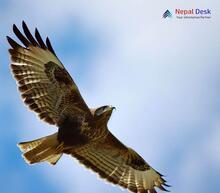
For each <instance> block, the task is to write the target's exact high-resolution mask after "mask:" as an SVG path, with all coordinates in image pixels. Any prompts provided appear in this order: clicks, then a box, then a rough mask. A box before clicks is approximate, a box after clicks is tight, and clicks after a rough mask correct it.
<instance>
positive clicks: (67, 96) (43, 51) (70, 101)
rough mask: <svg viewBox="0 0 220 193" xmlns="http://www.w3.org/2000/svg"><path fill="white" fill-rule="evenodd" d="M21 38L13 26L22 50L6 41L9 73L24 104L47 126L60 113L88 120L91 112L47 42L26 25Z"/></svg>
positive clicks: (18, 31) (11, 42) (11, 40)
mask: <svg viewBox="0 0 220 193" xmlns="http://www.w3.org/2000/svg"><path fill="white" fill-rule="evenodd" d="M22 27H23V31H24V34H23V33H21V32H20V30H19V29H18V28H17V26H16V25H13V31H14V33H15V35H16V36H17V38H18V39H19V40H20V41H21V43H22V44H23V46H24V47H23V46H21V45H20V44H18V43H17V42H16V41H14V40H13V39H12V38H10V37H7V40H8V42H9V44H10V46H11V48H10V49H9V54H10V56H11V61H12V62H11V70H12V73H13V75H14V77H15V79H16V80H17V83H18V88H19V91H20V92H21V96H22V98H23V99H24V103H25V104H27V105H28V106H29V108H30V109H31V110H33V111H35V112H36V113H37V114H38V116H39V117H40V118H41V119H43V120H44V121H46V122H48V123H50V124H55V125H57V124H58V121H59V119H60V116H61V114H62V113H65V112H66V111H68V113H70V112H71V113H75V114H77V113H81V114H86V115H87V116H91V113H90V110H89V108H88V106H87V105H86V103H85V102H84V100H83V98H82V97H81V94H80V92H79V90H78V88H77V86H76V84H75V83H74V81H73V80H72V78H71V76H70V75H69V73H68V72H67V71H66V70H65V68H64V66H63V64H62V63H61V62H60V60H59V59H58V58H57V56H56V54H55V52H54V50H53V48H52V46H51V43H50V40H49V38H47V39H46V43H44V41H43V39H42V37H41V35H40V33H39V31H38V30H37V29H35V37H34V36H33V35H32V34H31V32H30V30H29V29H28V27H27V25H26V24H25V22H24V21H23V22H22Z"/></svg>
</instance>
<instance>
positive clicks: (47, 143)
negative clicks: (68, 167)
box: [18, 133, 62, 165]
mask: <svg viewBox="0 0 220 193" xmlns="http://www.w3.org/2000/svg"><path fill="white" fill-rule="evenodd" d="M18 147H19V148H20V150H21V151H22V152H23V155H22V156H23V158H24V160H25V161H26V162H27V163H29V164H34V163H38V162H43V161H47V162H49V163H50V164H53V165H55V164H56V163H57V161H58V160H59V159H60V157H61V156H62V148H60V143H59V142H58V140H57V133H55V134H53V135H49V136H46V137H42V138H40V139H36V140H34V141H28V142H22V143H19V144H18Z"/></svg>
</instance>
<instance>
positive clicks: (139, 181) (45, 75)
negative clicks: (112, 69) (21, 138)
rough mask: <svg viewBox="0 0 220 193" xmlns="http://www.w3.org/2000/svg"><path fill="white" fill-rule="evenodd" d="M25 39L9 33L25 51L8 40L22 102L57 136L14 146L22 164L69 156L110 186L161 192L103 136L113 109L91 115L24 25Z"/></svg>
mask: <svg viewBox="0 0 220 193" xmlns="http://www.w3.org/2000/svg"><path fill="white" fill-rule="evenodd" d="M23 30H24V35H23V34H22V33H21V32H20V31H19V30H18V28H17V27H16V26H15V25H14V26H13V31H14V33H15V35H16V36H17V37H18V39H19V40H20V41H21V42H22V44H23V45H24V46H21V45H19V44H18V43H17V42H15V41H14V40H13V39H11V38H10V37H7V38H8V42H9V44H10V45H11V47H12V48H11V49H9V53H10V56H11V60H12V64H11V68H12V73H13V75H14V77H15V79H16V80H17V83H18V86H19V91H20V92H21V96H22V98H23V99H24V102H25V103H26V104H27V105H28V106H29V108H30V109H31V110H33V111H34V112H36V113H37V114H38V116H39V117H40V118H41V119H42V120H44V121H45V122H47V123H49V124H52V125H55V126H57V128H58V132H57V133H54V134H52V135H50V136H46V137H43V138H40V139H37V140H34V141H29V142H22V143H19V144H18V146H19V147H20V149H21V151H22V152H23V157H24V159H25V160H26V161H27V162H28V163H30V164H33V163H38V162H43V161H46V162H49V163H51V164H56V163H57V161H58V160H59V159H60V157H61V156H62V155H63V154H64V153H65V154H70V155H72V156H73V157H74V158H76V159H78V160H79V162H80V163H82V164H83V165H84V166H86V167H87V168H90V169H92V170H93V171H94V172H96V173H98V174H99V176H100V177H102V178H104V179H106V180H107V181H109V182H112V183H114V184H118V185H120V186H122V187H124V188H127V189H129V190H130V191H131V192H139V193H147V192H150V193H155V192H156V190H155V187H158V188H160V189H161V190H164V191H165V188H164V187H163V186H167V185H166V183H165V182H166V181H165V180H164V179H163V178H162V175H161V174H160V173H158V172H157V171H155V170H154V169H153V168H152V167H150V166H149V165H148V164H147V162H146V161H145V160H144V159H143V158H142V157H141V156H140V155H139V154H138V153H136V152H135V151H134V150H132V149H131V148H128V147H127V146H125V145H124V144H123V143H122V142H120V141H119V140H118V139H117V138H116V137H114V135H113V134H112V133H111V132H110V131H109V130H108V126H107V123H108V120H109V118H110V117H111V114H112V111H113V109H114V107H111V106H102V107H99V108H95V109H90V108H89V107H88V106H87V104H86V103H85V102H84V100H83V98H82V96H81V94H80V92H79V89H78V88H77V86H76V84H75V82H74V81H73V79H72V78H71V76H70V75H69V73H68V72H67V71H66V69H65V68H64V66H63V64H62V63H61V62H60V60H59V59H58V58H57V56H56V54H55V52H54V50H53V48H52V46H51V43H50V41H49V39H48V38H47V39H46V43H45V42H44V41H43V40H42V38H41V36H40V34H39V32H38V30H37V29H36V30H35V37H33V36H32V34H31V33H30V31H29V29H28V27H27V26H26V24H25V23H24V22H23Z"/></svg>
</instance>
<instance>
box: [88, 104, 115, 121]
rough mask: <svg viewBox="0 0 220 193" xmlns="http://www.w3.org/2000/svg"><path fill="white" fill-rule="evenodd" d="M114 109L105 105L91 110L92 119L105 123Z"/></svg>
mask: <svg viewBox="0 0 220 193" xmlns="http://www.w3.org/2000/svg"><path fill="white" fill-rule="evenodd" d="M114 109H115V107H112V106H108V105H106V106H101V107H98V108H96V109H93V110H92V113H93V116H94V119H96V120H99V121H103V122H105V123H107V122H108V120H109V118H110V117H111V114H112V111H113V110H114Z"/></svg>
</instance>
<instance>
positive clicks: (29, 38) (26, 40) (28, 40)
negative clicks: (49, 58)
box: [6, 21, 59, 60]
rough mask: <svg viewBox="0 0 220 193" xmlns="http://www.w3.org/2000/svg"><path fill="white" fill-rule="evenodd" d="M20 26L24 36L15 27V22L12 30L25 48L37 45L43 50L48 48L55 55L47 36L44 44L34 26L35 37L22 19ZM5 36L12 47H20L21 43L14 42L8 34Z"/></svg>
mask: <svg viewBox="0 0 220 193" xmlns="http://www.w3.org/2000/svg"><path fill="white" fill-rule="evenodd" d="M22 28H23V31H24V34H25V36H26V37H25V36H24V35H23V34H22V33H21V32H20V30H19V29H18V28H17V26H16V25H15V24H14V25H13V32H14V33H15V35H16V36H17V38H18V39H19V40H20V41H21V42H22V44H23V45H24V46H25V47H26V48H28V47H29V46H31V45H32V46H37V47H39V48H42V49H44V50H45V49H48V50H49V51H50V52H51V53H53V54H54V56H56V53H55V51H54V49H53V47H52V46H51V42H50V40H49V38H48V37H47V38H46V44H45V43H44V41H43V40H42V38H41V35H40V33H39V31H38V29H37V28H35V38H34V37H33V35H32V34H31V32H30V30H29V29H28V27H27V24H26V23H25V22H24V21H22ZM6 38H7V40H8V43H9V44H10V45H11V47H12V48H13V49H17V48H19V47H22V46H21V45H19V44H18V43H17V42H15V41H14V40H13V39H12V38H10V37H9V36H6ZM56 58H57V59H58V57H57V56H56ZM58 60H59V59H58Z"/></svg>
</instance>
